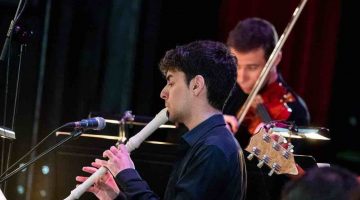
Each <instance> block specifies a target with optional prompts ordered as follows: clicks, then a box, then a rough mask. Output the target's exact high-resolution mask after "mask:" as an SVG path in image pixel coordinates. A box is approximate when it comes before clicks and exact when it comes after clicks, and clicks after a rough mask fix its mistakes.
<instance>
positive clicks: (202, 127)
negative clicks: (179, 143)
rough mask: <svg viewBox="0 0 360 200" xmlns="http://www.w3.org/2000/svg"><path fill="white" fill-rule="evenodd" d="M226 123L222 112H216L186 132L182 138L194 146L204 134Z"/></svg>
mask: <svg viewBox="0 0 360 200" xmlns="http://www.w3.org/2000/svg"><path fill="white" fill-rule="evenodd" d="M222 125H225V121H224V117H223V115H221V114H215V115H213V116H211V117H209V118H208V119H206V120H205V121H203V122H201V123H200V124H199V125H197V126H196V127H195V128H193V129H192V130H191V131H189V132H187V133H185V134H184V135H183V136H182V137H181V138H182V140H183V141H185V142H186V143H187V144H188V145H189V147H191V146H193V145H194V144H195V143H196V142H197V141H198V140H199V139H200V138H201V137H202V136H204V135H206V134H207V133H208V132H209V130H211V129H213V128H214V127H216V126H222Z"/></svg>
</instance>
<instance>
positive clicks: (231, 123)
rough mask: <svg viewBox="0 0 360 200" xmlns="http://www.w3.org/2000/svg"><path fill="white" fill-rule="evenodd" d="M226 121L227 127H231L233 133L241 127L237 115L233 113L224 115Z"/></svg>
mask: <svg viewBox="0 0 360 200" xmlns="http://www.w3.org/2000/svg"><path fill="white" fill-rule="evenodd" d="M223 116H224V120H225V122H226V128H227V129H229V131H231V132H232V133H233V134H235V133H236V132H237V131H238V129H239V123H238V120H237V119H236V117H235V116H232V115H223Z"/></svg>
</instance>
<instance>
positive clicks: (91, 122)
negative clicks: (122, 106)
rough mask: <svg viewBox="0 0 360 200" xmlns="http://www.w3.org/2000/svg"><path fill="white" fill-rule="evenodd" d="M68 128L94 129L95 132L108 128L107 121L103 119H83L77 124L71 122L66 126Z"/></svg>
mask: <svg viewBox="0 0 360 200" xmlns="http://www.w3.org/2000/svg"><path fill="white" fill-rule="evenodd" d="M65 126H66V127H70V128H76V129H78V128H83V129H93V130H102V129H104V128H105V126H106V122H105V119H104V118H102V117H94V118H89V119H83V120H81V121H77V122H69V123H67V124H65Z"/></svg>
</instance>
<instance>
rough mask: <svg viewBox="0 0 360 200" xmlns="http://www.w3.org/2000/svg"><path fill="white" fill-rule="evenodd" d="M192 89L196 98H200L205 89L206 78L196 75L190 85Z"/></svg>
mask: <svg viewBox="0 0 360 200" xmlns="http://www.w3.org/2000/svg"><path fill="white" fill-rule="evenodd" d="M190 87H191V88H190V89H191V90H192V91H193V92H194V94H195V95H196V96H198V95H199V94H200V92H201V91H202V90H203V89H204V87H205V80H204V77H203V76H201V75H196V76H195V77H194V78H193V79H192V81H191V83H190Z"/></svg>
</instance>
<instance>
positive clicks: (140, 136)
mask: <svg viewBox="0 0 360 200" xmlns="http://www.w3.org/2000/svg"><path fill="white" fill-rule="evenodd" d="M167 121H168V116H167V108H164V109H162V110H161V111H160V112H159V113H158V114H157V115H156V116H155V118H154V119H153V120H151V121H150V122H149V123H148V124H147V125H146V126H145V127H144V128H143V129H142V130H141V131H140V132H138V133H137V134H136V135H134V136H133V137H131V138H130V139H129V141H128V142H127V143H126V145H125V146H126V149H127V150H128V151H129V152H131V151H133V150H134V149H136V148H138V147H139V146H140V144H141V143H142V142H143V141H144V140H145V139H146V138H147V137H149V136H150V135H151V134H152V133H153V132H154V131H155V130H156V129H158V128H159V126H161V125H163V124H165V123H166V122H167ZM106 171H107V169H106V168H105V167H100V168H99V169H98V170H97V171H96V172H95V173H93V174H92V175H91V176H90V177H89V178H88V179H87V180H86V181H84V182H83V183H82V184H80V185H79V186H78V187H76V188H75V189H74V190H72V191H71V193H70V195H69V196H68V197H66V198H65V199H64V200H74V199H79V198H80V196H81V195H82V194H83V193H85V192H86V190H87V189H88V188H89V187H91V186H92V185H93V184H94V183H95V181H96V180H98V178H100V177H101V176H103V175H104V174H105V173H106Z"/></svg>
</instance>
